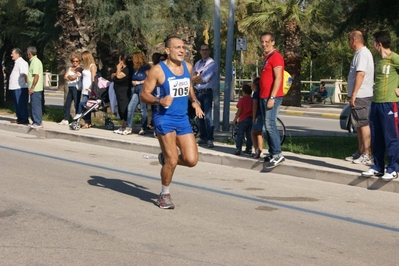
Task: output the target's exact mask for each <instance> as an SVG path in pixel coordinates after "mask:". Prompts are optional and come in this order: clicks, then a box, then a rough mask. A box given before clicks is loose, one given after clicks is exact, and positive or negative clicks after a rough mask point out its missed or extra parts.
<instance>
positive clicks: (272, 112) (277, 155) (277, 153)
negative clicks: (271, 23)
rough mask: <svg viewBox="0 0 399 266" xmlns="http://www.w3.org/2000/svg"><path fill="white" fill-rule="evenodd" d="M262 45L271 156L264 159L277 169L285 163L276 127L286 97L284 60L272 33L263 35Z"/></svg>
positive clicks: (263, 94)
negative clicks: (275, 46)
mask: <svg viewBox="0 0 399 266" xmlns="http://www.w3.org/2000/svg"><path fill="white" fill-rule="evenodd" d="M260 44H261V47H262V50H263V52H264V54H265V59H264V60H265V61H264V64H263V68H262V72H261V74H260V82H259V85H260V101H261V104H260V107H261V111H262V117H263V120H264V121H265V128H266V141H267V144H268V146H269V154H268V155H266V157H265V158H264V159H265V162H268V163H269V166H270V167H275V166H277V165H279V164H281V163H283V162H284V161H285V158H284V156H283V154H282V153H281V143H280V136H279V133H278V130H277V126H276V121H277V115H278V112H279V109H280V105H281V102H282V100H283V96H284V94H283V77H284V59H283V56H282V55H281V54H280V53H279V52H278V51H277V50H276V49H275V48H274V45H275V36H274V34H272V33H270V32H265V33H262V34H261V36H260Z"/></svg>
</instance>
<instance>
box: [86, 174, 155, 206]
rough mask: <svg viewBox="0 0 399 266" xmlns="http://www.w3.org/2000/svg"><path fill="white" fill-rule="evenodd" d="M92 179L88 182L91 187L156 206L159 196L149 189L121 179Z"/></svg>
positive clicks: (97, 177) (98, 177) (96, 177)
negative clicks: (105, 189) (104, 189)
mask: <svg viewBox="0 0 399 266" xmlns="http://www.w3.org/2000/svg"><path fill="white" fill-rule="evenodd" d="M90 177H91V178H92V179H90V180H87V183H89V185H92V186H96V187H102V188H108V189H111V190H114V191H116V192H120V193H123V194H126V195H129V196H133V197H136V198H138V199H140V200H142V201H147V202H150V203H152V204H156V202H155V200H154V199H157V198H158V195H157V194H154V193H152V192H149V191H147V189H148V188H146V187H143V186H140V185H138V184H135V183H133V182H130V181H126V180H121V179H108V178H105V177H102V176H90Z"/></svg>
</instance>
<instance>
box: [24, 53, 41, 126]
mask: <svg viewBox="0 0 399 266" xmlns="http://www.w3.org/2000/svg"><path fill="white" fill-rule="evenodd" d="M26 53H27V55H28V58H29V71H28V87H29V95H30V108H31V109H30V110H31V118H32V124H31V125H30V127H31V128H42V127H43V121H42V120H43V110H42V93H43V64H42V61H40V59H39V58H37V49H36V47H35V46H29V47H28V48H27V50H26Z"/></svg>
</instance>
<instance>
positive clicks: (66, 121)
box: [58, 119, 69, 125]
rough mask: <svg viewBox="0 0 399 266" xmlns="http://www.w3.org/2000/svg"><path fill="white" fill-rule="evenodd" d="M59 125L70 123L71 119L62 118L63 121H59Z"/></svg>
mask: <svg viewBox="0 0 399 266" xmlns="http://www.w3.org/2000/svg"><path fill="white" fill-rule="evenodd" d="M58 125H69V121H68V120H65V119H62V120H61V122H59V123H58Z"/></svg>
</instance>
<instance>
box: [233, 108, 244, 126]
mask: <svg viewBox="0 0 399 266" xmlns="http://www.w3.org/2000/svg"><path fill="white" fill-rule="evenodd" d="M241 112H242V108H241V107H238V108H237V112H236V115H235V116H234V119H233V124H236V123H237V121H238V118H239V117H240V115H241Z"/></svg>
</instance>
